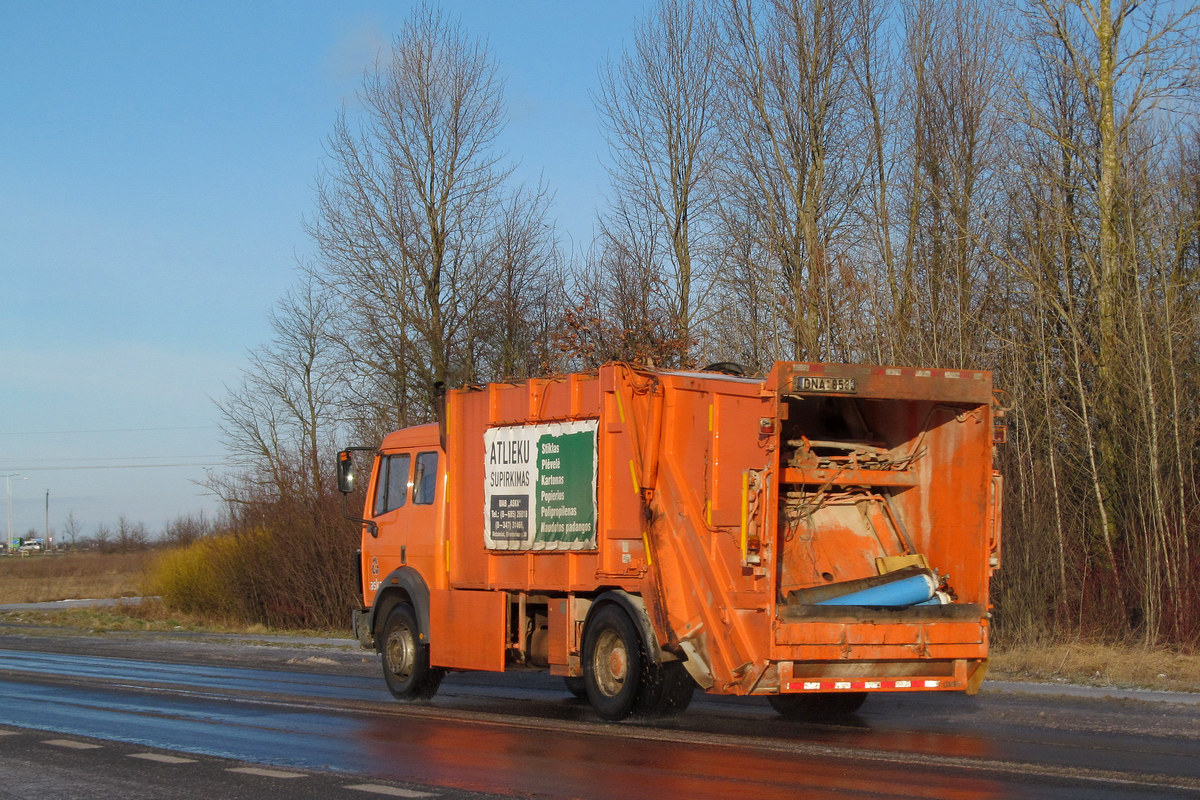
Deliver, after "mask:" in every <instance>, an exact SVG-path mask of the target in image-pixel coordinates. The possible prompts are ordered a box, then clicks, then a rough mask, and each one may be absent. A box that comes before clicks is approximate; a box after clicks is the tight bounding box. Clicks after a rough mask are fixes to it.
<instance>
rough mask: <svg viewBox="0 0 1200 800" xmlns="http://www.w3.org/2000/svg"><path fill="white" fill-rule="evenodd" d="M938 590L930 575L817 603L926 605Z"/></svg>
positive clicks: (914, 577) (896, 605)
mask: <svg viewBox="0 0 1200 800" xmlns="http://www.w3.org/2000/svg"><path fill="white" fill-rule="evenodd" d="M936 590H937V582H936V579H935V578H934V577H933V576H932V575H929V574H924V573H922V574H920V575H912V576H910V577H907V578H900V579H899V580H895V581H891V582H890V583H884V584H881V585H879V586H872V587H871V588H869V589H861V590H859V591H857V592H851V593H850V594H844V595H841V596H840V597H831V598H829V599H828V600H822V601H821V602H819V603H817V605H820V606H890V607H895V608H898V607H903V606H911V605H916V604H917V603H924V602H925V601H926V600H929V599H930V598H931V597H933V593H934V592H935V591H936Z"/></svg>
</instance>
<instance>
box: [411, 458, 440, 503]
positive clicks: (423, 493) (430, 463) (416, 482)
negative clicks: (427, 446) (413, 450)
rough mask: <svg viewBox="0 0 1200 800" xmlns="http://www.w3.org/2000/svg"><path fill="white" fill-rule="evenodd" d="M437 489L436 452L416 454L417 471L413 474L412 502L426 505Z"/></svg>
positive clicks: (431, 500)
mask: <svg viewBox="0 0 1200 800" xmlns="http://www.w3.org/2000/svg"><path fill="white" fill-rule="evenodd" d="M436 491H437V453H419V454H417V471H416V474H415V475H413V502H414V503H416V504H417V505H422V506H427V505H429V504H430V503H432V502H433V495H434V493H435V492H436Z"/></svg>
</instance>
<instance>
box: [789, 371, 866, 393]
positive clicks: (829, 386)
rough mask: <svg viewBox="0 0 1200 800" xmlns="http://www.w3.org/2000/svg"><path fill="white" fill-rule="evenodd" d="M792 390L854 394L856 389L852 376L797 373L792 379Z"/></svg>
mask: <svg viewBox="0 0 1200 800" xmlns="http://www.w3.org/2000/svg"><path fill="white" fill-rule="evenodd" d="M792 384H793V387H794V389H793V390H794V391H797V392H822V393H830V394H854V393H855V392H857V391H858V388H857V387H856V386H855V383H854V378H825V377H819V376H815V375H797V376H796V377H795V378H794V379H793V381H792Z"/></svg>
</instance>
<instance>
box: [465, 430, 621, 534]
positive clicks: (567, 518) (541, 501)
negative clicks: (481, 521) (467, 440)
mask: <svg viewBox="0 0 1200 800" xmlns="http://www.w3.org/2000/svg"><path fill="white" fill-rule="evenodd" d="M598 429H599V423H598V422H597V420H583V421H580V422H555V423H547V424H540V425H509V426H505V427H501V428H491V429H489V430H488V431H486V432H485V433H484V436H483V440H484V518H485V541H486V544H487V547H488V549H491V550H590V549H594V548H595V547H596V464H597V461H596V432H597V430H598Z"/></svg>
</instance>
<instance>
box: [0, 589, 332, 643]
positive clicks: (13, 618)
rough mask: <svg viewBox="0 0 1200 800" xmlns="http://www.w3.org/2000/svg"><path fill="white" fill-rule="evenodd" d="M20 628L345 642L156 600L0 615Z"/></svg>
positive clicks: (322, 633) (324, 633)
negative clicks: (190, 611)
mask: <svg viewBox="0 0 1200 800" xmlns="http://www.w3.org/2000/svg"><path fill="white" fill-rule="evenodd" d="M2 625H20V626H33V627H39V628H70V629H74V630H83V631H88V632H91V633H107V632H111V631H196V632H203V633H238V634H245V635H249V636H255V635H267V634H272V635H273V634H278V635H287V636H318V637H322V638H345V632H344V631H318V630H286V631H282V630H273V629H271V628H268V627H266V626H265V625H246V624H245V623H242V622H238V621H236V620H230V619H217V618H215V617H212V616H202V615H197V614H187V613H181V612H178V611H174V610H171V609H168V608H167V607H166V606H165V605H163V603H162V601H161V600H159V599H158V598H153V597H151V598H146V599H144V600H142V601H141V602H138V603H134V602H129V603H125V602H121V603H117V604H116V605H114V606H105V607H97V608H70V609H62V610H54V611H41V610H37V611H28V610H22V611H0V626H2Z"/></svg>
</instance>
